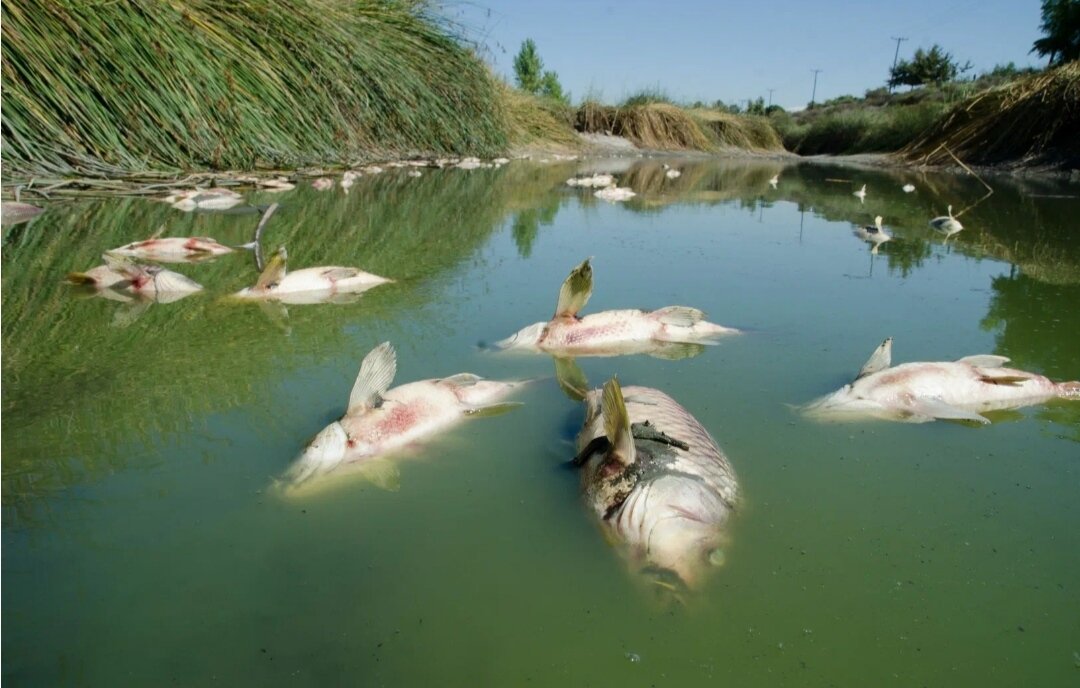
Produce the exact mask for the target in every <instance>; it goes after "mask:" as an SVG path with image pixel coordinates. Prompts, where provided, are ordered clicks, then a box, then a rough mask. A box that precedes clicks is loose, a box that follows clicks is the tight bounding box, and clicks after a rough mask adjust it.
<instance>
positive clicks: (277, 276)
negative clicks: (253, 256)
mask: <svg viewBox="0 0 1080 688" xmlns="http://www.w3.org/2000/svg"><path fill="white" fill-rule="evenodd" d="M288 259H289V252H288V251H286V250H285V247H284V246H281V247H279V248H278V250H276V251H274V255H272V256H270V259H269V260H267V261H266V267H264V268H263V271H262V273H261V274H260V275H259V279H258V280H257V281H256V282H255V289H256V290H260V291H265V290H267V289H269V288H271V287H273V286H274V285H276V284H277V283H278V282H280V281H281V280H282V278H284V277H285V272H286V269H287V268H286V263H287V262H288Z"/></svg>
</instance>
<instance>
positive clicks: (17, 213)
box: [0, 201, 45, 227]
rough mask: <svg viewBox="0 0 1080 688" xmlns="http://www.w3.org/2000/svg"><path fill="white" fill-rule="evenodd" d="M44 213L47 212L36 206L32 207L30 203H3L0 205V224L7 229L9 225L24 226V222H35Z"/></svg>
mask: <svg viewBox="0 0 1080 688" xmlns="http://www.w3.org/2000/svg"><path fill="white" fill-rule="evenodd" d="M43 212H45V209H44V208H39V207H37V206H36V205H30V204H29V203H18V202H15V201H10V202H9V201H4V202H3V203H0V224H3V225H4V226H5V227H7V226H8V225H17V224H22V223H23V222H29V221H30V220H33V219H34V218H35V217H37V216H38V215H40V214H42V213H43Z"/></svg>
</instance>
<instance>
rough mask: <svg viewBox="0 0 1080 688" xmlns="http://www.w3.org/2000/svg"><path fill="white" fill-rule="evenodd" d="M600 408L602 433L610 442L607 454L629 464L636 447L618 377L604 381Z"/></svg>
mask: <svg viewBox="0 0 1080 688" xmlns="http://www.w3.org/2000/svg"><path fill="white" fill-rule="evenodd" d="M600 409H601V412H602V413H603V415H604V434H605V435H607V438H608V442H610V443H611V450H610V451H609V452H608V456H609V457H612V458H614V459H615V460H616V461H618V462H619V463H621V464H622V465H624V466H629V465H630V464H632V463H634V459H635V458H636V448H635V447H634V436H633V435H632V434H631V431H630V414H629V413H627V411H626V402H625V401H623V395H622V388H621V387H619V378H618V377H613V378H611V379H610V380H608V381H607V382H606V383H604V392H603V396H602V397H601V399H600Z"/></svg>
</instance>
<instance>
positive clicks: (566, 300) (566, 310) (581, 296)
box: [555, 258, 593, 318]
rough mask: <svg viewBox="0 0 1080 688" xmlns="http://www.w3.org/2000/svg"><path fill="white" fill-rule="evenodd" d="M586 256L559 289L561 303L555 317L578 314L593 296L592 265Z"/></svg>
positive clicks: (556, 308)
mask: <svg viewBox="0 0 1080 688" xmlns="http://www.w3.org/2000/svg"><path fill="white" fill-rule="evenodd" d="M590 260H591V259H590V258H586V259H585V260H584V262H582V263H581V265H578V266H577V267H576V268H574V269H573V270H571V271H570V275H569V276H568V277H567V278H566V280H565V281H564V282H563V284H562V288H561V289H560V290H559V304H558V305H557V306H556V307H555V317H556V318H558V317H559V316H564V315H571V316H572V315H577V313H578V311H580V310H581V309H582V308H584V307H585V304H586V303H588V301H589V297H590V296H592V287H593V284H592V265H590V264H589V261H590Z"/></svg>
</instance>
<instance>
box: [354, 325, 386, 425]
mask: <svg viewBox="0 0 1080 688" xmlns="http://www.w3.org/2000/svg"><path fill="white" fill-rule="evenodd" d="M396 372H397V353H396V352H395V351H394V347H393V346H392V345H391V344H390V342H383V343H382V344H380V345H378V346H377V347H375V348H374V349H372V350H371V352H370V353H368V355H367V356H364V360H363V362H362V363H360V374H359V375H357V376H356V382H354V383H353V388H352V393H351V394H349V410H348V412H347V413H355V412H357V411H362V410H366V409H370V408H375V407H376V406H378V405H379V403H380V402H381V401H382V396H383V394H385V393H386V390H387V389H389V388H390V383H391V382H393V381H394V374H395V373H396Z"/></svg>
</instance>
